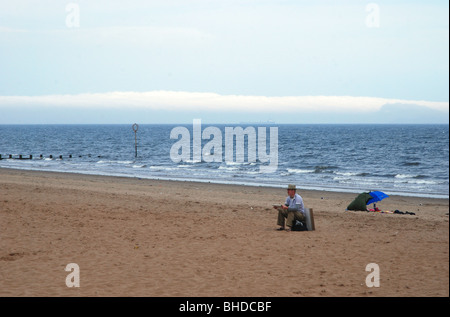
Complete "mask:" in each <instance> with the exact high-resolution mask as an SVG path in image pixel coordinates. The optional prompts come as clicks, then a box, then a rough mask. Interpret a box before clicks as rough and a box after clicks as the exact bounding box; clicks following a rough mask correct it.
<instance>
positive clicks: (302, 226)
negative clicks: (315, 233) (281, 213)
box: [291, 220, 308, 231]
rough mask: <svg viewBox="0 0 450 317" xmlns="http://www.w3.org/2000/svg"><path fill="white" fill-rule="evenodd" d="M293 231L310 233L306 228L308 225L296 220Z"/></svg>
mask: <svg viewBox="0 0 450 317" xmlns="http://www.w3.org/2000/svg"><path fill="white" fill-rule="evenodd" d="M291 230H292V231H308V228H307V227H306V223H304V222H301V221H298V220H295V223H294V225H293V226H292V228H291Z"/></svg>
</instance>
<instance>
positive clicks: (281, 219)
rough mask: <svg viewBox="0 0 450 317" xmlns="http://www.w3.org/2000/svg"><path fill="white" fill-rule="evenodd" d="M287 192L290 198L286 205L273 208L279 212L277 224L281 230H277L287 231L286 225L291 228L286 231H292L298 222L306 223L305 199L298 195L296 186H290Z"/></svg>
mask: <svg viewBox="0 0 450 317" xmlns="http://www.w3.org/2000/svg"><path fill="white" fill-rule="evenodd" d="M287 192H288V195H289V196H288V197H287V198H286V203H285V204H284V205H281V206H273V208H275V209H277V210H278V222H277V224H278V225H279V226H280V228H279V229H277V230H285V225H286V226H287V227H289V228H288V229H286V230H287V231H290V230H291V228H292V226H293V225H294V223H295V221H296V220H298V221H301V222H303V223H305V221H306V217H305V206H304V205H303V198H302V197H301V196H300V195H299V194H297V188H296V187H295V185H289V186H288V188H287ZM285 222H286V224H285Z"/></svg>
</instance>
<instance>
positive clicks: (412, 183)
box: [0, 123, 449, 199]
mask: <svg viewBox="0 0 450 317" xmlns="http://www.w3.org/2000/svg"><path fill="white" fill-rule="evenodd" d="M209 127H212V128H213V129H214V130H215V131H216V134H214V135H210V136H209V137H210V139H208V138H205V139H200V137H199V134H198V133H197V134H196V133H195V131H194V125H193V124H179V125H171V124H139V125H138V126H135V130H136V128H137V130H136V131H135V130H134V129H133V124H132V123H131V124H123V125H0V155H1V159H0V168H13V169H23V170H37V171H56V172H70V173H80V174H93V175H111V176H122V177H133V178H141V179H161V180H179V181H199V182H210V183H222V184H237V185H250V186H263V187H275V188H284V187H286V186H287V184H296V185H297V187H298V188H300V189H310V190H323V191H335V192H351V193H360V192H363V191H375V190H379V191H383V192H385V193H386V194H388V195H405V196H417V197H432V198H447V199H448V198H449V126H448V125H423V124H421V125H407V124H402V125H394V124H311V125H309V124H298V125H297V124H275V123H236V124H202V125H201V129H200V131H203V132H204V131H205V129H206V128H209ZM239 127H241V128H243V129H246V128H250V130H252V129H254V130H253V131H256V140H257V146H258V147H259V146H260V145H263V144H264V143H259V142H260V138H261V140H263V139H262V137H263V134H264V136H265V137H266V149H265V150H266V151H265V153H266V154H269V153H270V154H271V155H272V158H274V157H275V156H274V155H275V154H276V166H275V167H276V168H272V170H270V171H267V170H264V169H263V168H261V167H262V166H268V165H269V164H274V163H275V160H274V159H272V161H271V162H268V161H267V157H266V160H264V159H263V156H262V155H258V154H259V153H258V152H256V160H255V156H254V155H249V153H250V152H252V151H254V148H253V147H251V146H249V144H253V143H252V142H254V139H252V138H250V137H248V136H245V135H244V143H243V146H244V157H243V159H242V157H239V158H238V156H237V154H236V152H237V148H239V147H240V148H242V143H239V141H238V138H237V137H235V138H232V142H231V143H229V144H232V151H233V157H232V159H230V157H228V159H226V150H227V148H226V144H225V143H226V129H227V128H233V129H235V130H236V129H237V128H239ZM259 128H266V129H259ZM270 128H272V130H271V129H270ZM180 130H182V131H185V132H186V131H188V133H186V134H176V133H174V131H180ZM248 130H249V129H247V130H244V131H248ZM264 130H265V133H262V132H264ZM274 130H276V132H277V133H276V134H277V135H276V138H275V133H273V132H274ZM171 134H173V135H172V138H171ZM196 136H197V137H198V138H196ZM204 137H205V136H204ZM213 137H214V138H213ZM271 137H272V139H271ZM213 140H215V143H214V144H216V146H215V147H212V146H211V145H212V142H213ZM249 140H250V141H249ZM272 141H273V143H274V144H275V143H277V144H276V147H273V148H272V149H271V148H270V142H272ZM275 141H276V142H275ZM249 142H250V143H249ZM261 142H264V141H261ZM220 144H221V146H220ZM195 146H196V149H198V148H199V147H200V148H201V149H202V151H203V154H204V155H202V157H201V158H200V159H199V157H198V156H197V157H195V155H194V153H198V152H195V150H194V147H195ZM206 149H208V150H206ZM228 149H229V145H228ZM183 151H184V152H183ZM215 151H217V152H215ZM181 153H184V156H183V159H181V160H180V157H181V155H180V154H181ZM239 153H240V152H239ZM252 153H253V152H252ZM210 154H211V155H212V154H216V155H215V158H216V160H215V161H211V159H208V158H207V156H208V155H210ZM220 154H221V155H220ZM30 155H31V156H32V159H29V158H30ZM239 155H240V154H239ZM20 156H22V159H20ZM177 157H178V159H176V158H177ZM272 167H273V166H272Z"/></svg>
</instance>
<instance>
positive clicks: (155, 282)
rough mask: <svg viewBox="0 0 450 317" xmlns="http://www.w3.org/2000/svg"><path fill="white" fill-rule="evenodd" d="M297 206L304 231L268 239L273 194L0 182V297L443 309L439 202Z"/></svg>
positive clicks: (63, 177)
mask: <svg viewBox="0 0 450 317" xmlns="http://www.w3.org/2000/svg"><path fill="white" fill-rule="evenodd" d="M298 185H300V184H298ZM299 194H300V195H302V197H303V199H304V201H305V204H306V205H307V207H310V208H313V209H314V215H315V224H316V231H310V232H285V231H283V232H279V231H276V230H275V229H276V228H277V226H276V219H277V212H276V211H275V210H274V209H272V208H271V206H272V204H273V203H281V202H282V201H284V199H285V197H286V191H285V190H283V189H270V188H262V187H246V186H231V185H217V184H205V183H195V182H173V181H157V180H145V179H136V178H119V177H104V176H88V175H77V174H68V173H51V172H33V171H20V170H11V169H0V296H2V297H5V296H151V297H159V296H174V297H177V296H194V297H197V296H214V297H215V296H221V297H225V296H239V297H240V296H252V297H259V296H273V297H279V296H283V297H284V296H286V297H293V296H294V297H295V296H358V297H359V296H364V297H365V296H449V223H448V212H449V204H448V199H427V198H411V197H400V196H391V197H389V198H387V199H385V200H384V201H382V202H380V203H379V204H378V207H380V208H382V209H383V210H395V209H399V210H402V211H411V212H414V213H416V215H415V216H413V215H398V214H381V213H373V212H352V211H345V208H346V206H347V205H348V204H349V203H350V202H351V201H352V200H353V199H354V197H355V196H356V194H349V193H333V192H320V191H303V190H302V191H299ZM69 263H76V264H78V266H79V268H80V287H78V288H75V287H74V288H69V287H67V286H66V277H67V275H68V274H69V272H66V271H65V267H66V265H67V264H69ZM369 263H376V264H378V266H379V268H380V287H373V288H369V287H367V285H366V277H367V275H368V274H369V273H370V272H366V270H365V269H366V265H367V264H369Z"/></svg>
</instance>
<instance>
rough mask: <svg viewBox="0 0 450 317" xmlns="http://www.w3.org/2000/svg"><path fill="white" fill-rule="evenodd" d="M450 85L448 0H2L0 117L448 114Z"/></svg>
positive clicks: (287, 118) (349, 118)
mask: <svg viewBox="0 0 450 317" xmlns="http://www.w3.org/2000/svg"><path fill="white" fill-rule="evenodd" d="M448 87H449V3H448V1H418V0H416V1H398V0H391V1H362V0H354V1H349V0H348V1H346V0H343V1H331V0H330V1H325V0H324V1H299V0H295V1H293V0H292V1H291V0H278V1H266V0H239V1H237V0H154V1H151V0H150V1H148V0H147V1H144V0H129V1H116V0H98V1H94V0H79V1H62V0H39V1H36V0H35V1H31V0H28V1H27V0H15V1H1V2H0V124H34V123H38V124H83V123H89V124H90V123H107V124H112V123H124V124H127V123H133V122H138V123H190V122H192V120H193V119H201V120H202V122H205V123H239V122H266V121H270V122H276V123H445V124H448V121H449V119H448V118H449V88H448Z"/></svg>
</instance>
